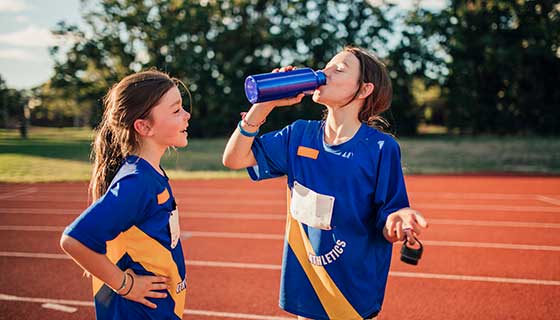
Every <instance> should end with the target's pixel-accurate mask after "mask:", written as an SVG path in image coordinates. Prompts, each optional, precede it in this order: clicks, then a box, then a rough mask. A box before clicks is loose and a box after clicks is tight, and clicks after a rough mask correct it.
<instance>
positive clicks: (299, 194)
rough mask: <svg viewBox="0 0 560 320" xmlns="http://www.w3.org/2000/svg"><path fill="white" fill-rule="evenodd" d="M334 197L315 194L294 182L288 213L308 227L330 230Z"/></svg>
mask: <svg viewBox="0 0 560 320" xmlns="http://www.w3.org/2000/svg"><path fill="white" fill-rule="evenodd" d="M334 200H335V199H334V197H333V196H328V195H324V194H320V193H317V192H315V191H313V190H311V189H309V188H307V187H305V186H304V185H302V184H300V183H298V182H297V181H294V186H293V188H292V201H291V202H290V213H291V215H292V217H294V219H296V220H297V221H299V222H301V223H304V224H306V225H308V226H310V227H313V228H317V229H322V230H331V219H332V211H333V207H334Z"/></svg>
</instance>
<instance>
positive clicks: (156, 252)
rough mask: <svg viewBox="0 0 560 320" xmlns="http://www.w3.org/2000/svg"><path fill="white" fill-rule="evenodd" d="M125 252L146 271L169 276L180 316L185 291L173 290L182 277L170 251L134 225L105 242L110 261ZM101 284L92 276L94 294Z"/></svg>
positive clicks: (181, 315) (171, 290) (171, 291)
mask: <svg viewBox="0 0 560 320" xmlns="http://www.w3.org/2000/svg"><path fill="white" fill-rule="evenodd" d="M125 252H126V253H128V255H129V256H130V257H131V258H132V260H134V261H135V262H138V263H139V264H141V265H142V267H144V269H146V270H147V271H150V272H152V273H154V274H156V275H162V276H166V277H168V278H170V281H171V283H170V285H171V289H170V290H168V292H169V294H170V295H171V298H172V299H173V300H174V301H175V310H174V312H175V314H176V315H177V317H179V318H182V317H183V310H184V308H185V294H186V291H185V290H181V292H179V293H177V291H176V290H175V288H176V287H177V285H178V284H180V283H181V282H182V281H183V279H182V277H181V275H180V274H179V270H178V269H177V264H176V263H175V261H174V260H173V256H172V255H171V252H170V251H169V250H167V249H166V248H165V247H164V246H162V245H161V244H160V243H159V242H157V241H156V240H154V239H153V238H151V237H150V236H148V235H147V234H145V233H144V232H143V231H142V230H140V229H138V228H137V227H135V226H132V227H131V228H130V229H128V230H127V231H125V232H123V233H121V234H120V235H119V236H118V237H117V238H115V239H114V240H112V241H108V242H107V257H109V260H111V262H113V263H116V262H117V261H118V260H120V259H121V258H122V256H123V255H124V253H125ZM113 259H115V260H113ZM96 282H98V283H96ZM102 285H103V283H102V282H101V281H100V280H98V279H97V278H95V277H94V284H93V288H94V290H93V294H94V295H95V294H96V293H97V291H99V289H100V288H101V286H102Z"/></svg>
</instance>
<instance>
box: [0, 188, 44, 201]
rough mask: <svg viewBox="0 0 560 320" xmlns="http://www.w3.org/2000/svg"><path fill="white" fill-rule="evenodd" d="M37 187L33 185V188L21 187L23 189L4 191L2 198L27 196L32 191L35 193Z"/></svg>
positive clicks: (0, 195) (0, 197) (0, 198)
mask: <svg viewBox="0 0 560 320" xmlns="http://www.w3.org/2000/svg"><path fill="white" fill-rule="evenodd" d="M37 190H38V189H37V188H35V187H31V188H26V189H21V190H16V191H11V192H6V193H2V194H0V200H8V199H11V198H19V197H21V196H25V195H28V194H31V193H35V192H37Z"/></svg>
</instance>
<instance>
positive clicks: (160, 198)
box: [157, 188, 169, 204]
mask: <svg viewBox="0 0 560 320" xmlns="http://www.w3.org/2000/svg"><path fill="white" fill-rule="evenodd" d="M168 199H169V191H167V188H165V189H163V191H162V192H161V193H160V194H158V195H157V203H158V204H162V203H165V201H167V200H168Z"/></svg>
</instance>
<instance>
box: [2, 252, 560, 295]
mask: <svg viewBox="0 0 560 320" xmlns="http://www.w3.org/2000/svg"><path fill="white" fill-rule="evenodd" d="M13 253H16V255H14V254H13ZM53 255H54V254H49V256H53ZM58 256H60V257H57V258H55V259H61V260H70V257H68V256H66V255H64V254H58ZM0 257H18V258H46V257H47V256H46V255H45V254H44V253H24V252H1V251H0ZM185 262H186V264H187V267H189V266H200V267H217V268H239V269H260V270H262V269H266V270H280V269H281V266H280V265H269V264H258V263H237V262H227V261H202V260H186V261H185ZM389 276H391V277H403V278H422V279H440V280H455V281H484V282H497V283H513V284H531V285H545V286H560V281H557V280H541V279H524V278H504V277H486V276H467V275H456V274H441V273H423V272H401V271H390V272H389ZM55 303H57V302H55ZM58 303H60V304H68V303H64V302H58Z"/></svg>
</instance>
